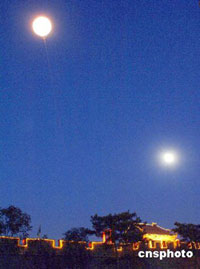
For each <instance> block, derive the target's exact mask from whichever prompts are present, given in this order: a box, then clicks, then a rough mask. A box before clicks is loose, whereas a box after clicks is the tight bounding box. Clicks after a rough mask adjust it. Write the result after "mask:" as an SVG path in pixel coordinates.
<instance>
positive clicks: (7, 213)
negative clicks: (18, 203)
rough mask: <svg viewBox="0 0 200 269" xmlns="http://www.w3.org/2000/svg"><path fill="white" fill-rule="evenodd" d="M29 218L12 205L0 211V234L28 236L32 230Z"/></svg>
mask: <svg viewBox="0 0 200 269" xmlns="http://www.w3.org/2000/svg"><path fill="white" fill-rule="evenodd" d="M30 223H31V217H30V216H29V215H28V214H26V213H23V212H22V211H21V209H20V208H18V207H15V206H13V205H11V206H9V207H8V208H1V209H0V234H2V235H5V236H20V237H26V236H28V232H29V231H30V230H31V229H32V227H31V225H30Z"/></svg>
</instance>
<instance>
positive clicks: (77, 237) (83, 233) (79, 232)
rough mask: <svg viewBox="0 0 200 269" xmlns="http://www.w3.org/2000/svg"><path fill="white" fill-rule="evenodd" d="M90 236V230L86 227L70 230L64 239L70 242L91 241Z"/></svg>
mask: <svg viewBox="0 0 200 269" xmlns="http://www.w3.org/2000/svg"><path fill="white" fill-rule="evenodd" d="M88 234H90V230H89V229H87V228H84V227H80V228H72V229H70V230H68V231H67V232H66V233H64V234H63V235H64V238H63V239H65V240H68V241H74V242H78V241H86V242H88V241H89V238H88Z"/></svg>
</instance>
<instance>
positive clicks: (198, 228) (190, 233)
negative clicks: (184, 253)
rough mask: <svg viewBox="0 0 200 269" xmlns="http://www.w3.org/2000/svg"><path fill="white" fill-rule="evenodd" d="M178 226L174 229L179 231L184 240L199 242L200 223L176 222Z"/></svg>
mask: <svg viewBox="0 0 200 269" xmlns="http://www.w3.org/2000/svg"><path fill="white" fill-rule="evenodd" d="M174 225H175V226H176V228H174V229H173V231H174V232H177V233H178V234H179V235H180V236H181V237H182V239H183V240H184V241H188V242H199V241H200V225H199V224H197V225H196V224H191V223H180V222H175V223H174Z"/></svg>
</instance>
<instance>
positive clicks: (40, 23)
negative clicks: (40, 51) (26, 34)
mask: <svg viewBox="0 0 200 269" xmlns="http://www.w3.org/2000/svg"><path fill="white" fill-rule="evenodd" d="M32 27H33V31H34V32H35V34H36V35H39V36H41V37H46V36H47V35H48V34H49V33H50V32H51V30H52V23H51V21H50V20H49V19H48V18H47V17H45V16H39V17H37V18H36V19H34V21H33V24H32Z"/></svg>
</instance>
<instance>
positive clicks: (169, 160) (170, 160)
mask: <svg viewBox="0 0 200 269" xmlns="http://www.w3.org/2000/svg"><path fill="white" fill-rule="evenodd" d="M161 161H162V163H163V164H165V165H168V166H172V165H175V164H176V163H177V161H178V156H177V154H176V153H175V152H173V151H166V152H163V153H162V154H161Z"/></svg>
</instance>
